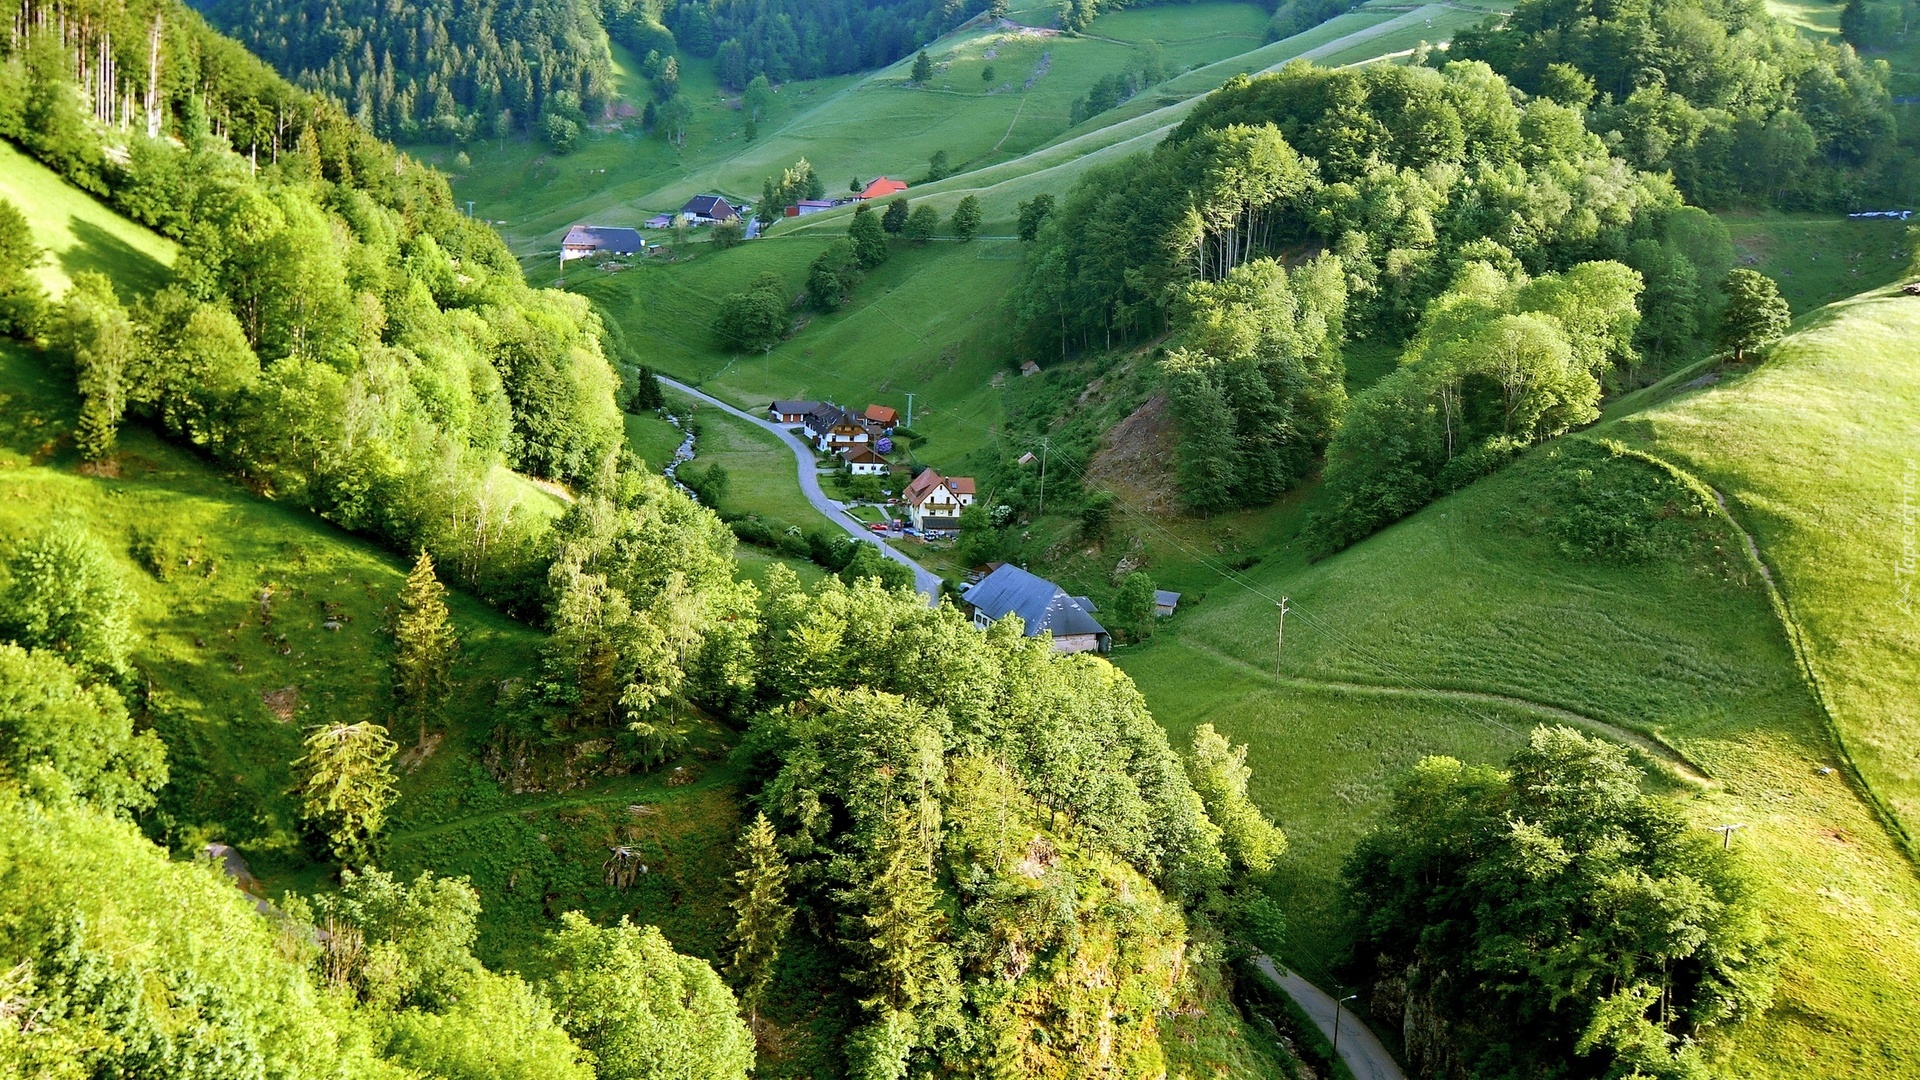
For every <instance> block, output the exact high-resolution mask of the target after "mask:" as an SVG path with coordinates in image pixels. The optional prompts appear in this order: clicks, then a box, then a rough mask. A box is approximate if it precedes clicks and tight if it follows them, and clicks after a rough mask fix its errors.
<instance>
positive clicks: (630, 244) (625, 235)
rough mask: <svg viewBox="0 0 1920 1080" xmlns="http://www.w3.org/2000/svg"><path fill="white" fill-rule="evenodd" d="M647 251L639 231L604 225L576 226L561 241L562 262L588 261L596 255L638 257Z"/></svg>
mask: <svg viewBox="0 0 1920 1080" xmlns="http://www.w3.org/2000/svg"><path fill="white" fill-rule="evenodd" d="M645 250H647V242H646V241H645V240H643V239H641V238H640V233H639V230H637V229H610V228H607V227H606V226H603V225H575V226H574V227H573V228H571V229H568V230H567V235H566V238H565V239H563V240H561V241H560V261H561V262H563V263H564V262H568V261H569V260H572V259H586V258H591V257H593V256H595V255H638V254H640V253H641V252H643V251H645Z"/></svg>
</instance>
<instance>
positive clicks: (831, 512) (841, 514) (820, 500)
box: [656, 375, 940, 604]
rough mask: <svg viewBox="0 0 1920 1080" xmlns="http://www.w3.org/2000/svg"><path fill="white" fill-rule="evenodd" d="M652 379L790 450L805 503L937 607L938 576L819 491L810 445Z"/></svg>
mask: <svg viewBox="0 0 1920 1080" xmlns="http://www.w3.org/2000/svg"><path fill="white" fill-rule="evenodd" d="M656 378H658V379H659V380H660V383H661V385H662V386H671V387H673V388H674V389H675V390H678V391H680V392H681V393H683V394H685V395H687V396H688V397H691V398H694V399H696V400H699V401H701V402H704V403H705V404H708V405H711V406H713V407H714V408H716V409H719V410H721V411H722V412H724V413H726V414H727V415H729V416H737V417H739V418H740V419H742V420H745V421H746V422H747V423H749V424H758V425H760V426H761V427H763V428H765V429H767V430H768V431H771V432H773V434H774V436H775V437H777V438H778V439H779V440H780V441H781V442H782V443H785V444H786V446H787V449H789V450H792V451H793V459H794V465H795V467H796V470H797V472H798V474H799V477H800V491H801V493H802V494H804V495H806V497H807V501H808V502H810V503H812V504H813V506H814V509H816V510H818V511H820V512H821V513H823V514H825V515H827V520H829V521H832V522H834V523H835V524H837V525H839V526H840V527H841V528H843V529H845V530H847V535H848V536H851V537H853V538H854V539H855V540H864V541H866V542H867V543H869V544H873V545H875V546H877V547H879V549H880V553H881V554H882V555H885V556H886V557H887V558H889V559H892V560H893V561H894V562H897V563H899V564H900V565H902V566H904V567H906V568H907V569H909V570H912V571H913V587H914V588H916V589H918V590H919V591H921V592H923V593H926V594H927V599H929V600H930V601H932V602H933V603H936V604H937V603H939V602H940V576H939V575H938V574H935V573H934V572H933V571H931V570H928V569H927V568H926V567H924V566H921V565H920V564H919V563H917V562H914V561H913V560H912V559H909V558H907V556H906V555H905V554H904V553H902V552H900V551H897V550H895V549H894V548H893V547H892V546H891V545H888V544H883V543H881V542H880V541H879V540H876V539H875V538H874V535H873V534H872V533H871V532H868V531H867V530H866V528H864V527H863V526H862V525H861V524H860V523H859V522H857V521H855V520H854V519H852V518H850V517H848V516H847V505H846V504H845V503H843V502H840V501H839V500H837V499H829V498H827V493H826V492H824V491H821V490H820V470H819V469H817V468H815V467H814V464H813V447H812V445H811V444H809V443H806V442H803V441H802V440H800V439H799V438H798V437H796V436H795V435H794V434H793V432H791V431H788V430H787V429H786V428H783V427H781V426H780V425H779V424H776V423H774V422H773V421H771V420H769V419H767V418H766V417H764V416H755V415H753V414H752V413H750V412H743V411H741V410H739V409H736V408H734V407H733V406H731V405H729V404H727V403H726V402H724V401H721V400H720V399H719V398H717V397H714V396H713V395H712V394H707V393H703V392H701V391H699V390H695V389H694V388H693V387H691V386H688V385H687V384H686V383H683V382H678V381H676V380H673V379H669V378H667V377H666V376H665V375H658V376H656Z"/></svg>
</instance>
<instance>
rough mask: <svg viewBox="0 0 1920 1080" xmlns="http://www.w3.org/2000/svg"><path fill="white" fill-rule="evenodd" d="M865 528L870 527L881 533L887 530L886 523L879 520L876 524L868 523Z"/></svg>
mask: <svg viewBox="0 0 1920 1080" xmlns="http://www.w3.org/2000/svg"><path fill="white" fill-rule="evenodd" d="M867 528H869V529H872V530H873V531H874V532H878V533H883V532H886V531H887V528H888V526H887V525H886V523H885V522H881V523H878V524H874V525H869V526H867Z"/></svg>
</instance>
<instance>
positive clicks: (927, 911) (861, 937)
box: [851, 810, 953, 1014]
mask: <svg viewBox="0 0 1920 1080" xmlns="http://www.w3.org/2000/svg"><path fill="white" fill-rule="evenodd" d="M927 863H928V857H927V850H926V847H925V845H923V844H922V843H921V840H920V830H919V828H918V826H917V825H916V824H915V822H914V817H913V815H912V814H910V813H908V812H907V811H906V810H896V811H894V812H893V814H892V815H891V816H890V817H889V819H888V821H887V826H886V830H885V832H883V833H882V834H881V835H880V836H879V837H877V838H876V844H875V849H874V858H873V872H872V876H871V877H870V879H869V880H868V881H867V882H866V884H864V885H862V886H859V887H858V888H857V889H856V890H855V892H856V897H855V898H856V899H857V901H858V902H859V903H860V905H861V906H863V907H864V908H865V909H866V913H865V914H864V915H860V916H858V917H857V918H856V919H855V924H856V926H857V928H858V932H857V933H856V935H855V940H854V941H852V942H851V944H852V945H853V946H854V949H855V951H856V952H859V953H861V954H863V955H864V957H865V959H866V961H867V964H866V967H867V972H866V983H867V986H868V988H869V989H870V990H871V991H872V992H873V993H872V996H871V997H868V998H866V999H864V1000H863V1001H862V1002H861V1004H863V1005H865V1006H866V1007H867V1008H869V1009H873V1010H875V1011H877V1012H880V1013H882V1014H885V1013H898V1012H912V1011H913V1009H914V1008H915V1007H916V1006H918V1005H919V1004H920V1003H921V1002H922V1001H924V1000H926V999H927V998H929V997H931V996H933V994H934V992H935V991H937V990H938V989H939V985H940V984H941V983H942V982H945V981H948V980H949V979H951V977H952V966H953V958H952V956H951V955H950V954H949V952H948V950H947V949H946V947H945V946H944V945H943V944H942V943H941V941H940V934H941V932H942V931H943V930H944V929H945V928H946V917H945V916H944V915H943V914H942V913H941V911H940V908H939V904H938V901H939V895H940V893H939V888H938V887H937V886H936V885H935V884H934V880H933V872H932V870H931V869H930V868H929V867H928V865H927Z"/></svg>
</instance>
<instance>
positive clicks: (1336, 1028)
mask: <svg viewBox="0 0 1920 1080" xmlns="http://www.w3.org/2000/svg"><path fill="white" fill-rule="evenodd" d="M1359 996H1360V995H1359V994H1348V995H1347V996H1346V997H1343V998H1341V999H1340V1000H1338V1001H1336V1002H1334V1003H1333V1060H1334V1061H1335V1062H1338V1061H1339V1060H1340V1006H1342V1005H1345V1004H1346V1003H1347V1002H1349V1001H1352V1000H1354V999H1356V998H1358V997H1359Z"/></svg>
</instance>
